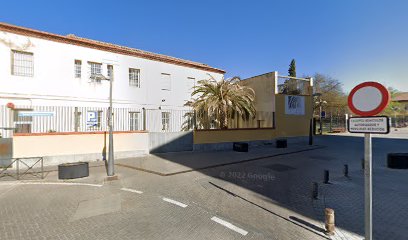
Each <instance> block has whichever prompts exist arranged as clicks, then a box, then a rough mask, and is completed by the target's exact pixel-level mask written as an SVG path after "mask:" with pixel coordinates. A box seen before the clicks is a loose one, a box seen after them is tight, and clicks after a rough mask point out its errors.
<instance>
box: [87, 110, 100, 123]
mask: <svg viewBox="0 0 408 240" xmlns="http://www.w3.org/2000/svg"><path fill="white" fill-rule="evenodd" d="M86 125H87V126H88V127H96V126H97V125H98V111H88V112H86Z"/></svg>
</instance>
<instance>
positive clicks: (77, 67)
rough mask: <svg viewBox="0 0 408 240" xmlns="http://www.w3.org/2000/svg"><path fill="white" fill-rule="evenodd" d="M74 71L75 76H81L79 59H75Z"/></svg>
mask: <svg viewBox="0 0 408 240" xmlns="http://www.w3.org/2000/svg"><path fill="white" fill-rule="evenodd" d="M74 72H75V77H76V78H81V72H82V61H81V60H75V67H74Z"/></svg>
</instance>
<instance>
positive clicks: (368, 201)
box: [364, 133, 373, 240]
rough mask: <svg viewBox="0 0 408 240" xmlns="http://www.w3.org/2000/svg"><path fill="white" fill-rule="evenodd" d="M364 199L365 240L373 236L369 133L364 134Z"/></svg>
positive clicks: (370, 239)
mask: <svg viewBox="0 0 408 240" xmlns="http://www.w3.org/2000/svg"><path fill="white" fill-rule="evenodd" d="M364 161H365V163H364V165H365V168H364V185H365V186H364V200H365V240H372V239H373V238H372V236H373V234H372V233H373V218H372V216H373V206H372V203H373V197H372V192H373V191H372V190H373V189H372V187H373V185H372V148H371V133H366V134H364Z"/></svg>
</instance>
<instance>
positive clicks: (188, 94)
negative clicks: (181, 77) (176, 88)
mask: <svg viewBox="0 0 408 240" xmlns="http://www.w3.org/2000/svg"><path fill="white" fill-rule="evenodd" d="M194 86H195V78H192V77H188V78H187V83H186V97H187V98H186V101H188V100H190V99H191V97H192V96H191V94H192V93H193V91H194Z"/></svg>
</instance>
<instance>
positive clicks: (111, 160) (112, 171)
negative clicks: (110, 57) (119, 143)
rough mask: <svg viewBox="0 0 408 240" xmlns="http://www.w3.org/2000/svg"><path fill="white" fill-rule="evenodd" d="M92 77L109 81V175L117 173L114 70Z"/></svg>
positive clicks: (92, 76)
mask: <svg viewBox="0 0 408 240" xmlns="http://www.w3.org/2000/svg"><path fill="white" fill-rule="evenodd" d="M91 79H93V80H96V81H102V80H106V81H109V111H108V128H109V155H108V177H111V176H114V175H115V163H114V161H115V159H114V155H113V126H112V125H113V124H112V112H113V110H112V87H113V86H112V85H113V84H112V82H113V71H110V76H109V77H105V76H104V75H102V74H100V73H98V74H92V75H91Z"/></svg>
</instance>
